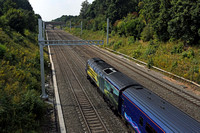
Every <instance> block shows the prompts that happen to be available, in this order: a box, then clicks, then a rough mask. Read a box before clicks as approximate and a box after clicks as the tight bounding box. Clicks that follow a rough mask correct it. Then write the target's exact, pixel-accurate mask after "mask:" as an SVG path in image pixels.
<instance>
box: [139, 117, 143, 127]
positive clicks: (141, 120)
mask: <svg viewBox="0 0 200 133" xmlns="http://www.w3.org/2000/svg"><path fill="white" fill-rule="evenodd" d="M140 125H141V126H143V118H142V117H141V116H140Z"/></svg>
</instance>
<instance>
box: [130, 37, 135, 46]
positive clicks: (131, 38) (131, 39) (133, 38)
mask: <svg viewBox="0 0 200 133" xmlns="http://www.w3.org/2000/svg"><path fill="white" fill-rule="evenodd" d="M133 43H135V37H134V36H130V37H129V38H128V45H130V44H133Z"/></svg>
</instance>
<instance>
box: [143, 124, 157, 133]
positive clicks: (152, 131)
mask: <svg viewBox="0 0 200 133" xmlns="http://www.w3.org/2000/svg"><path fill="white" fill-rule="evenodd" d="M145 130H146V132H147V133H157V132H156V131H155V129H154V128H153V127H152V126H151V125H149V123H146V127H145Z"/></svg>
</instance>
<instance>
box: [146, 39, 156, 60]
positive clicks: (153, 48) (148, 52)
mask: <svg viewBox="0 0 200 133" xmlns="http://www.w3.org/2000/svg"><path fill="white" fill-rule="evenodd" d="M157 48H158V45H156V44H155V43H154V42H153V40H151V41H150V42H149V45H148V48H147V49H146V51H145V55H146V56H149V55H152V54H155V53H156V51H157Z"/></svg>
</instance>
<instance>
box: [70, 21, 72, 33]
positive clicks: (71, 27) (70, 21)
mask: <svg viewBox="0 0 200 133" xmlns="http://www.w3.org/2000/svg"><path fill="white" fill-rule="evenodd" d="M71 28H72V22H71V21H70V32H71Z"/></svg>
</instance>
